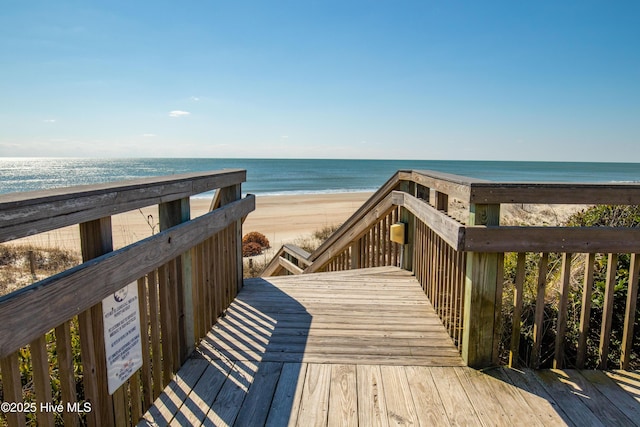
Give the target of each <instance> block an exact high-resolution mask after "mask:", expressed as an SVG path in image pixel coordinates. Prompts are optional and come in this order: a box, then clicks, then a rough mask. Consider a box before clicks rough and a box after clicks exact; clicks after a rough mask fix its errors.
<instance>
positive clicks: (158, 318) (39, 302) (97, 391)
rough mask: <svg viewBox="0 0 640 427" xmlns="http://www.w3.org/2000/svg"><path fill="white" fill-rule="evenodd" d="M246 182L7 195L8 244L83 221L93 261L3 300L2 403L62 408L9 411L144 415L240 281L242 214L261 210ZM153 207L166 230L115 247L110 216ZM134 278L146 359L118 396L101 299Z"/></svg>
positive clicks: (86, 250)
mask: <svg viewBox="0 0 640 427" xmlns="http://www.w3.org/2000/svg"><path fill="white" fill-rule="evenodd" d="M245 179H246V172H245V171H244V170H228V171H227V170H225V171H213V172H203V173H196V174H186V175H176V176H170V177H158V178H148V179H142V180H134V181H125V182H120V183H109V184H99V185H90V186H81V187H73V188H64V189H54V190H48V191H38V192H28V193H19V194H8V195H1V196H0V240H1V241H2V242H7V241H11V240H14V239H18V238H22V237H27V236H31V235H33V234H37V233H42V232H46V231H50V230H55V229H57V228H60V227H67V226H70V225H76V224H77V225H78V226H79V229H80V242H81V248H79V249H81V251H82V258H83V261H84V262H83V263H82V264H80V265H78V266H76V267H73V268H70V269H68V270H66V271H63V272H61V273H58V274H55V275H53V276H51V277H48V278H46V279H43V280H40V281H38V282H36V283H33V284H31V285H29V286H26V287H24V288H22V289H19V290H17V291H15V292H12V293H10V294H8V295H5V296H2V297H0V370H1V373H2V377H1V378H2V390H3V400H4V401H8V402H26V403H29V402H33V403H34V404H36V406H34V407H36V408H39V406H37V405H40V403H49V404H54V405H57V404H62V405H63V406H64V408H65V410H64V411H58V413H56V414H54V413H53V412H51V411H49V412H47V411H40V410H36V411H35V412H34V413H32V414H26V418H25V414H24V413H7V414H3V415H4V416H6V421H7V422H8V424H9V425H11V426H13V425H24V424H25V422H27V423H30V424H37V425H44V426H46V425H54V424H58V425H59V424H64V425H80V424H84V423H86V424H88V425H108V426H111V425H135V424H137V422H138V420H139V419H140V417H141V416H142V414H143V413H144V412H145V411H146V410H147V409H148V408H149V407H150V406H151V404H152V403H153V400H154V399H156V398H158V397H159V396H160V394H161V392H162V390H163V389H164V387H165V386H167V385H168V384H169V383H170V381H171V380H172V378H173V375H174V374H175V373H176V372H177V371H178V369H179V367H180V366H181V365H182V363H184V361H185V360H186V358H187V357H188V355H189V354H190V353H191V351H192V350H193V349H194V348H195V345H196V343H197V342H198V341H199V340H200V339H201V338H202V337H203V336H204V335H205V334H206V333H207V332H208V331H209V329H210V327H211V326H212V325H213V324H214V323H215V321H216V319H217V318H218V317H219V316H220V315H221V314H222V313H223V311H224V310H225V309H226V307H227V306H228V305H229V304H230V303H231V301H232V300H233V298H234V297H235V295H236V293H237V292H238V289H239V288H240V286H241V284H242V252H241V235H242V230H241V227H242V220H243V218H244V217H246V216H247V215H248V214H249V213H250V212H251V211H253V210H254V209H255V197H254V196H252V195H248V196H247V197H245V198H242V195H241V193H242V192H241V183H242V182H244V181H245ZM211 190H216V196H215V200H216V202H215V204H212V209H213V210H212V211H210V212H209V213H206V214H204V215H202V216H199V217H197V218H194V219H191V218H190V216H191V214H190V209H189V197H190V196H192V195H195V194H200V193H203V192H208V191H211ZM154 204H157V205H158V212H159V224H160V232H159V233H157V234H153V235H152V236H151V237H148V238H146V239H143V240H140V241H137V242H135V243H133V244H130V245H128V246H125V247H123V248H121V249H118V250H116V251H113V243H112V230H111V215H115V214H118V213H122V212H126V211H130V210H134V209H139V208H143V207H146V206H151V205H154ZM214 208H215V209H214ZM129 284H135V285H136V287H137V290H138V310H139V320H140V327H141V329H140V336H141V341H142V342H141V345H142V362H143V366H142V368H140V369H139V370H137V371H135V372H133V373H132V376H131V377H130V378H129V380H128V381H126V382H125V383H124V384H123V385H122V386H120V387H119V388H118V389H117V390H116V391H114V392H113V394H112V395H109V392H108V390H107V360H106V349H105V341H104V338H103V320H102V319H103V311H102V303H101V301H102V300H103V299H104V298H106V297H108V296H109V295H112V294H113V293H114V292H116V291H118V290H120V289H122V288H123V287H125V286H127V285H129ZM86 404H88V406H85V405H86ZM68 405H71V406H68ZM74 405H75V406H74ZM67 408H85V409H87V408H88V410H87V411H84V412H83V411H69V410H68V409H67ZM0 421H2V420H0Z"/></svg>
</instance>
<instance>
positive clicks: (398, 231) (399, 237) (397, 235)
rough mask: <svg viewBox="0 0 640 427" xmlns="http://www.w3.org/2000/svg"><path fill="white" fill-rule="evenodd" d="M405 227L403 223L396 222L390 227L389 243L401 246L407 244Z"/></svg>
mask: <svg viewBox="0 0 640 427" xmlns="http://www.w3.org/2000/svg"><path fill="white" fill-rule="evenodd" d="M405 230H406V227H405V223H404V222H396V223H395V224H392V225H391V241H392V242H395V243H399V244H401V245H406V244H407V235H406V231H405Z"/></svg>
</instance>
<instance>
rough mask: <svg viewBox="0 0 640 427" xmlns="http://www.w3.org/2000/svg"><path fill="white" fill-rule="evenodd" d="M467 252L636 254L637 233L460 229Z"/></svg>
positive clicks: (580, 229) (639, 242) (600, 229)
mask: <svg viewBox="0 0 640 427" xmlns="http://www.w3.org/2000/svg"><path fill="white" fill-rule="evenodd" d="M463 228H464V231H463V233H464V237H463V243H462V245H461V250H464V251H470V252H571V253H602V252H604V253H609V252H616V253H637V252H640V229H638V228H621V227H463Z"/></svg>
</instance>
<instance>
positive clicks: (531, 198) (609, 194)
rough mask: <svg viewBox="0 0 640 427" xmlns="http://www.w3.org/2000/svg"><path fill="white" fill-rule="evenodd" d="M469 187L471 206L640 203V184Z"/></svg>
mask: <svg viewBox="0 0 640 427" xmlns="http://www.w3.org/2000/svg"><path fill="white" fill-rule="evenodd" d="M470 186H471V193H470V196H469V200H470V202H471V203H483V204H498V203H534V204H535V203H544V204H565V205H566V204H579V205H638V204H640V185H639V184H585V183H481V182H474V183H471V184H470Z"/></svg>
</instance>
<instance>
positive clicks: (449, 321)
mask: <svg viewBox="0 0 640 427" xmlns="http://www.w3.org/2000/svg"><path fill="white" fill-rule="evenodd" d="M525 203H526V204H579V205H609V204H624V205H638V204H640V185H637V184H567V183H561V184H550V183H549V184H547V183H544V184H542V183H540V184H528V183H527V184H522V183H494V182H488V181H480V180H475V179H471V178H466V177H460V176H454V175H449V174H442V173H437V172H431V171H399V172H398V173H396V174H395V175H394V176H393V177H392V178H391V179H390V180H389V181H388V182H387V183H386V184H385V185H384V186H383V187H382V188H381V189H380V190H379V191H377V192H376V193H375V194H374V195H373V196H372V197H371V198H370V199H369V200H368V201H367V202H366V203H365V205H363V207H362V208H360V209H359V210H358V211H357V212H356V213H355V214H354V215H353V216H352V217H351V218H350V219H349V220H347V222H346V223H345V224H344V225H343V226H342V227H341V228H340V229H338V230H337V231H336V232H335V233H334V234H333V235H332V236H331V237H330V238H329V239H328V240H327V241H326V242H325V243H324V244H323V245H322V246H321V247H320V248H319V249H318V250H316V251H315V252H313V253H312V254H309V255H308V256H305V257H302V258H297V259H291V258H289V259H288V262H289V264H296V265H298V266H300V265H302V264H304V265H306V268H304V269H302V268H301V267H299V268H298V269H297V270H295V271H292V270H288V269H287V267H286V266H287V265H288V264H281V265H280V266H281V267H282V268H281V269H280V272H287V273H293V274H297V273H302V272H304V273H310V272H318V271H328V270H341V269H350V268H360V267H369V266H379V265H396V266H400V267H403V268H405V269H408V270H412V271H413V272H414V274H415V276H416V278H417V279H418V281H419V282H420V284H421V285H422V287H423V289H424V291H425V293H426V294H427V296H428V297H429V298H430V300H431V302H432V304H433V306H434V309H435V310H436V312H437V313H438V314H439V315H440V318H441V319H442V322H443V324H444V325H445V327H446V328H447V330H448V331H449V334H450V336H451V337H452V339H453V341H454V342H455V344H456V345H458V348H459V349H460V351H461V353H462V356H463V358H464V360H465V361H466V362H467V363H468V364H469V365H470V366H475V367H484V366H489V365H491V364H498V363H509V364H511V365H526V366H531V367H535V368H537V367H543V366H554V367H564V366H575V367H578V368H582V367H586V366H589V367H598V368H600V369H604V368H607V367H608V366H611V363H612V362H613V363H615V364H616V365H618V366H619V367H620V368H622V369H627V368H628V367H629V366H630V362H631V361H632V360H635V361H636V362H635V363H636V366H637V364H638V358H639V357H640V355H639V354H637V350H633V343H634V339H633V338H634V337H633V331H634V323H635V322H638V321H639V320H638V311H637V309H636V308H637V305H636V302H637V292H638V291H637V287H638V270H640V266H639V263H638V255H637V254H640V229H639V228H617V227H563V226H554V227H549V226H547V227H541V226H517V227H514V226H504V225H501V224H500V210H501V205H502V204H525ZM454 205H456V206H457V205H462V206H464V212H463V215H462V216H460V215H458V219H454V218H453V217H452V216H450V215H449V209H450V207H452V206H454ZM395 222H403V223H405V224H406V225H407V229H408V233H407V238H408V240H407V244H405V245H398V244H395V243H389V242H388V236H389V227H390V225H391V224H392V223H395ZM291 252H294V251H291V250H290V251H289V256H291ZM619 258H625V259H627V258H628V259H630V266H629V267H628V273H627V271H626V270H627V269H626V267H622V268H620V269H618V268H617V260H618V259H619ZM603 259H606V260H607V261H606V262H604V261H601V260H603ZM549 260H552V261H553V262H554V263H557V264H558V265H559V266H560V267H559V268H556V269H550V268H549V267H550V266H549V262H550V261H549ZM599 260H600V261H599ZM596 263H599V264H598V265H600V267H602V265H603V264H606V265H608V268H609V269H608V271H607V273H606V279H604V280H605V283H604V284H603V286H601V288H602V289H600V288H598V287H597V286H596V285H597V284H594V274H595V273H594V264H596ZM532 264H535V267H532ZM272 272H273V271H268V272H267V273H272ZM625 275H626V276H628V277H629V280H628V285H627V286H624V287H623V286H622V285H621V281H620V277H621V276H625ZM577 277H583V278H584V279H583V280H582V281H581V282H580V283H577V279H576V278H577ZM532 283H533V284H534V286H533V287H534V289H528V288H527V286H528V285H530V284H532ZM594 289H595V291H594ZM526 292H529V294H531V292H533V294H534V295H529V298H528V303H527V306H526V309H527V310H529V313H525V312H524V311H526V310H525V307H523V294H524V293H526ZM569 293H574V294H576V293H577V294H580V296H581V298H582V299H581V300H580V304H579V307H574V310H573V311H572V313H575V316H574V317H575V319H574V318H571V319H570V318H568V316H567V304H568V295H569ZM600 293H601V294H602V295H601V294H600ZM596 294H597V295H596ZM614 298H626V302H622V303H621V304H620V303H619V304H617V306H618V307H620V306H624V313H617V314H618V316H617V317H614V313H613V307H614ZM619 302H620V301H619ZM503 303H504V305H503ZM594 304H595V305H596V306H597V307H596V308H597V309H596V310H593V309H592V306H593V305H594ZM531 310H533V313H530V312H531ZM503 311H504V313H505V314H506V316H505V315H503ZM617 318H620V319H617ZM616 319H617V321H618V323H620V322H621V323H622V326H621V327H619V328H618V329H620V330H619V331H615V334H613V333H612V330H614V329H615V328H613V326H612V325H613V323H614V320H616ZM590 324H600V325H601V327H600V331H599V333H596V332H598V331H595V332H594V331H590V329H589V326H590ZM570 334H573V335H572V337H571V338H572V339H571V340H569V335H570ZM576 334H577V335H578V337H577V338H575V335H576ZM612 335H615V337H614V338H615V339H612ZM594 340H596V341H597V342H598V345H597V348H598V350H597V354H587V348H592V349H593V348H594V346H593V344H592V345H591V346H588V342H593V341H594ZM613 341H615V342H613ZM570 342H571V343H573V342H576V344H575V345H572V347H571V348H567V346H568V345H569V343H570ZM636 348H637V342H636ZM612 353H615V354H616V357H615V358H612V357H611V355H612ZM594 358H595V359H597V360H596V361H594Z"/></svg>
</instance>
